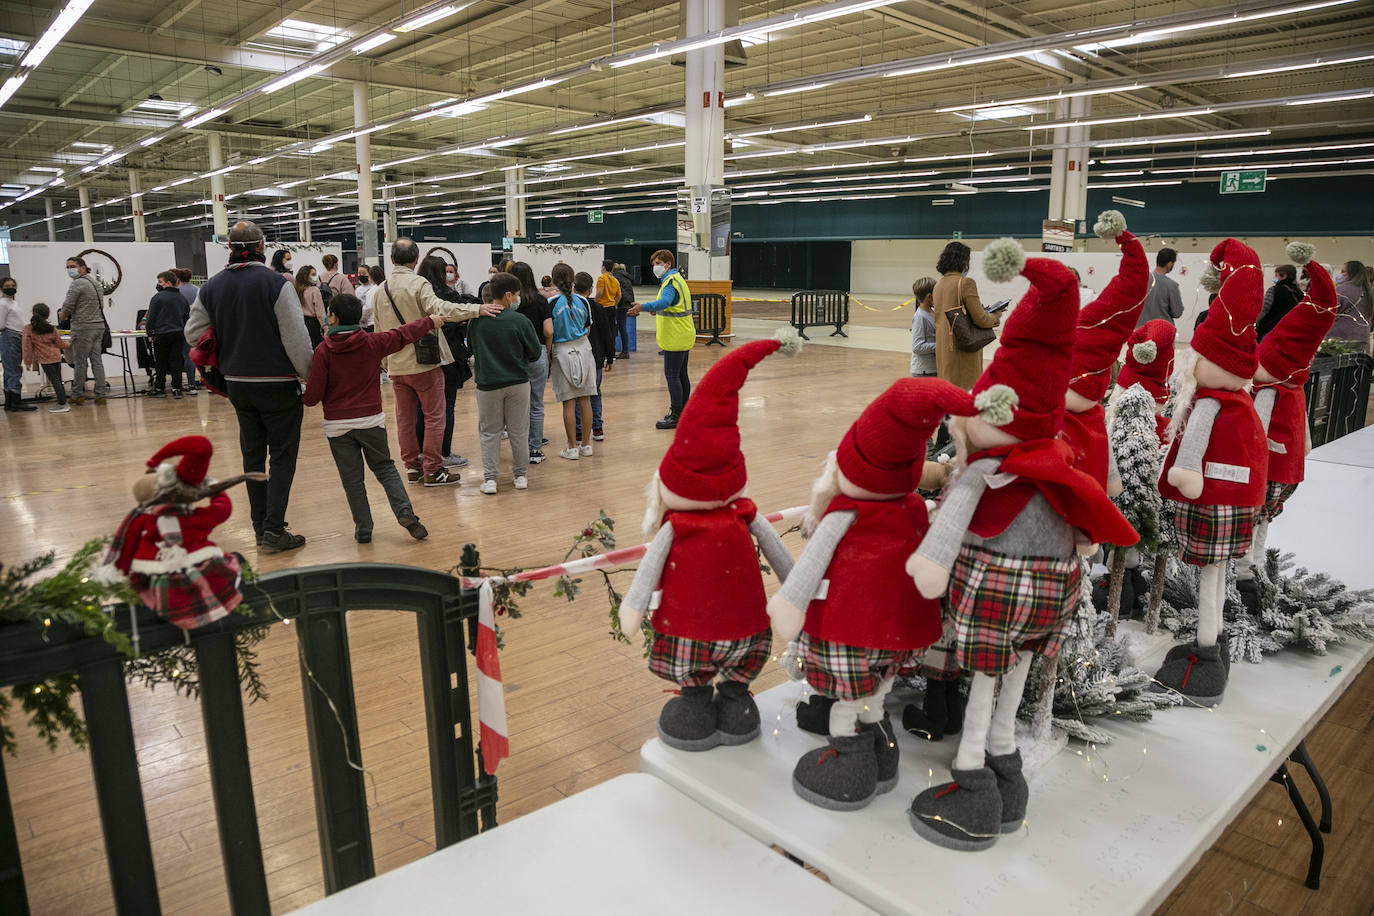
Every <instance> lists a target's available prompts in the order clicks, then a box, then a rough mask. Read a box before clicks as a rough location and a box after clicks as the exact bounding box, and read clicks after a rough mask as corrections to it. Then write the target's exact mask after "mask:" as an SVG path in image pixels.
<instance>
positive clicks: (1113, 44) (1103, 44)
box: [1075, 0, 1356, 53]
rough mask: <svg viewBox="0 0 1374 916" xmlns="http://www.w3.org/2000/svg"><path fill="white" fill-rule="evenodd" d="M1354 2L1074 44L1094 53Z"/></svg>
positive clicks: (1330, 1) (1321, 0) (1321, 1)
mask: <svg viewBox="0 0 1374 916" xmlns="http://www.w3.org/2000/svg"><path fill="white" fill-rule="evenodd" d="M1354 2H1356V0H1317V2H1315V3H1306V4H1301V5H1298V6H1291V7H1284V8H1282V9H1275V10H1262V11H1260V12H1257V13H1248V14H1246V13H1232V14H1231V15H1230V16H1223V17H1220V18H1217V19H1209V20H1206V21H1204V22H1192V23H1187V24H1184V25H1176V26H1167V27H1165V28H1159V29H1149V30H1146V31H1143V32H1140V33H1138V34H1135V35H1128V36H1126V37H1124V38H1112V39H1108V40H1106V41H1100V42H1093V43H1091V44H1086V45H1077V46H1075V50H1078V51H1086V52H1089V53H1095V52H1097V51H1105V50H1109V49H1112V48H1124V47H1129V46H1131V45H1136V44H1143V43H1145V42H1149V41H1157V40H1159V39H1161V38H1165V37H1168V36H1170V35H1177V34H1179V33H1180V32H1196V31H1198V30H1200V29H1213V28H1220V27H1222V26H1230V25H1236V24H1237V23H1241V22H1254V21H1256V20H1258V19H1271V18H1273V17H1275V16H1287V15H1291V14H1294V13H1306V12H1311V11H1312V10H1320V9H1326V8H1327V7H1332V6H1344V5H1345V4H1348V3H1354Z"/></svg>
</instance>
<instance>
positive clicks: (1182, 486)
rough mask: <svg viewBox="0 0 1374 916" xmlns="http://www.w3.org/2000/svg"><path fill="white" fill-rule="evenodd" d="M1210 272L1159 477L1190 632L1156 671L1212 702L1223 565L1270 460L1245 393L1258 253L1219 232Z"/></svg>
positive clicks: (1166, 681)
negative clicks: (1182, 569) (1186, 581)
mask: <svg viewBox="0 0 1374 916" xmlns="http://www.w3.org/2000/svg"><path fill="white" fill-rule="evenodd" d="M1209 278H1210V279H1209ZM1218 281H1219V283H1220V287H1219V289H1218V292H1217V297H1216V299H1215V300H1214V301H1213V302H1212V304H1211V307H1210V309H1209V310H1208V312H1207V318H1206V320H1204V321H1203V323H1202V324H1201V325H1200V326H1199V327H1198V329H1197V330H1196V331H1194V332H1193V340H1192V347H1191V349H1190V350H1189V351H1187V352H1185V353H1184V355H1183V356H1182V357H1181V358H1180V360H1179V366H1178V368H1177V369H1176V370H1175V372H1174V388H1175V404H1174V415H1173V417H1172V418H1171V419H1170V421H1169V436H1170V444H1169V452H1168V454H1167V455H1166V456H1165V459H1164V463H1163V468H1162V471H1161V477H1160V481H1159V495H1160V496H1162V497H1164V499H1165V501H1166V506H1167V511H1168V512H1169V513H1170V514H1171V515H1172V518H1173V535H1174V539H1175V540H1176V542H1177V544H1178V548H1179V556H1180V558H1181V559H1182V560H1183V562H1185V563H1188V564H1191V565H1193V566H1199V567H1201V572H1200V574H1199V578H1198V625H1197V639H1196V640H1195V641H1194V642H1192V643H1189V644H1184V645H1179V646H1175V647H1174V648H1173V649H1170V650H1169V652H1168V654H1166V655H1165V661H1164V665H1163V666H1162V667H1161V668H1160V669H1159V672H1158V673H1157V674H1156V675H1155V680H1156V681H1158V682H1159V684H1160V685H1162V686H1163V687H1165V688H1167V689H1171V690H1175V691H1177V692H1179V693H1180V694H1182V695H1183V696H1184V697H1186V698H1187V699H1189V700H1191V701H1192V703H1193V704H1194V705H1198V706H1211V705H1214V704H1215V703H1217V702H1218V701H1219V700H1220V699H1221V697H1222V694H1223V693H1225V691H1226V680H1227V677H1228V675H1229V673H1230V667H1231V665H1230V657H1229V655H1228V653H1227V651H1226V646H1225V645H1224V642H1225V641H1224V640H1222V639H1221V624H1222V619H1221V614H1222V607H1223V606H1224V604H1225V601H1226V564H1227V562H1228V561H1229V560H1231V559H1233V558H1235V557H1240V556H1244V555H1245V553H1246V552H1247V551H1248V550H1249V549H1250V540H1251V536H1252V534H1253V532H1254V525H1255V518H1256V515H1257V514H1258V510H1259V509H1260V507H1261V506H1263V505H1264V489H1265V483H1266V480H1267V478H1266V473H1267V469H1268V463H1269V449H1268V446H1267V445H1266V443H1265V437H1264V427H1263V426H1262V425H1261V424H1260V419H1259V415H1258V414H1257V413H1256V412H1255V403H1254V401H1252V400H1251V399H1250V395H1249V394H1248V393H1247V389H1248V388H1249V385H1250V380H1251V379H1252V378H1253V377H1254V375H1255V369H1256V368H1257V363H1256V360H1255V319H1256V318H1257V317H1258V316H1259V311H1260V306H1261V304H1262V303H1263V300H1264V271H1263V270H1261V269H1260V264H1259V257H1258V256H1257V255H1256V254H1255V252H1254V250H1253V249H1251V248H1250V247H1249V246H1247V245H1245V244H1242V243H1241V242H1238V241H1236V240H1235V239H1227V240H1226V241H1224V242H1222V243H1221V244H1220V245H1218V246H1217V247H1216V248H1214V249H1213V250H1212V254H1211V263H1210V264H1209V265H1208V269H1207V273H1206V275H1205V276H1204V283H1215V282H1218Z"/></svg>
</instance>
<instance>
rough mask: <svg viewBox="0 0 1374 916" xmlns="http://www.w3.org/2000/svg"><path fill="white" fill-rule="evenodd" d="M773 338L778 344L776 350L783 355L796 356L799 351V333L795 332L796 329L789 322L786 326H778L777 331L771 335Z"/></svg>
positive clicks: (800, 346)
mask: <svg viewBox="0 0 1374 916" xmlns="http://www.w3.org/2000/svg"><path fill="white" fill-rule="evenodd" d="M773 339H774V340H776V341H778V343H779V344H780V346H779V347H778V352H779V353H781V354H782V355H783V356H796V355H797V354H798V353H800V352H801V348H802V339H801V334H799V333H797V329H796V328H794V327H792V326H791V325H790V324H789V325H787V326H786V327H781V328H778V330H777V332H776V333H775V334H774V335H773Z"/></svg>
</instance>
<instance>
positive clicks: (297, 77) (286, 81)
mask: <svg viewBox="0 0 1374 916" xmlns="http://www.w3.org/2000/svg"><path fill="white" fill-rule="evenodd" d="M325 66H326V65H325V64H311V65H310V66H308V67H301V68H299V69H296V70H292V71H291V72H290V73H287V74H286V75H285V76H283V77H281V78H280V79H275V80H273V81H272V82H270V83H268V84H267V85H266V86H263V87H262V89H261V90H260V91H262V92H263V93H273V92H276V91H277V90H278V89H285V88H286V87H287V86H290V85H292V84H293V83H299V82H300V81H301V80H303V79H308V78H310V77H312V76H314V75H315V74H316V73H319V72H320V71H321V70H323V69H324V68H325Z"/></svg>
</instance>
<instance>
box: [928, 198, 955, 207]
mask: <svg viewBox="0 0 1374 916" xmlns="http://www.w3.org/2000/svg"><path fill="white" fill-rule="evenodd" d="M930 205H931V206H932V207H952V206H954V201H952V200H950V199H949V198H948V197H936V198H935V199H933V200H932V201H931V202H930Z"/></svg>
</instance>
